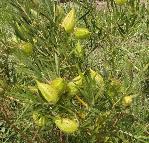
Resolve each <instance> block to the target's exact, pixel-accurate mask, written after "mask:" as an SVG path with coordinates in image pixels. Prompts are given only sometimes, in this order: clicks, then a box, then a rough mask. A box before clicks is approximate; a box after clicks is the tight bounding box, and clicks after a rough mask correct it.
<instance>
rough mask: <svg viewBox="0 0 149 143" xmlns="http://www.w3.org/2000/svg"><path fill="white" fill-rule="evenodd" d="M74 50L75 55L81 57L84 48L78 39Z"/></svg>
mask: <svg viewBox="0 0 149 143" xmlns="http://www.w3.org/2000/svg"><path fill="white" fill-rule="evenodd" d="M74 52H75V55H76V56H77V57H79V58H82V57H83V56H84V49H83V46H82V45H81V44H80V42H79V41H78V43H77V45H76V48H75V50H74Z"/></svg>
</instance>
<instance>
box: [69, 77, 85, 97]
mask: <svg viewBox="0 0 149 143" xmlns="http://www.w3.org/2000/svg"><path fill="white" fill-rule="evenodd" d="M82 84H83V77H82V76H80V75H79V76H77V77H75V78H74V79H73V80H72V81H70V82H69V83H68V84H67V92H68V95H70V96H74V95H77V94H78V93H79V90H80V88H81V87H82Z"/></svg>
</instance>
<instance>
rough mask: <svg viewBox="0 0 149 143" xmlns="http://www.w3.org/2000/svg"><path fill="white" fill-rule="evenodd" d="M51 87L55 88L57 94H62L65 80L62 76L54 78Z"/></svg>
mask: <svg viewBox="0 0 149 143" xmlns="http://www.w3.org/2000/svg"><path fill="white" fill-rule="evenodd" d="M50 85H51V87H53V88H55V89H56V90H57V92H58V94H60V95H61V94H63V93H64V92H65V89H66V82H65V80H64V79H62V78H56V79H54V80H53V81H52V82H51V84H50Z"/></svg>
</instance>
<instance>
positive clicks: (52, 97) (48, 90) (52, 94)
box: [36, 81, 60, 104]
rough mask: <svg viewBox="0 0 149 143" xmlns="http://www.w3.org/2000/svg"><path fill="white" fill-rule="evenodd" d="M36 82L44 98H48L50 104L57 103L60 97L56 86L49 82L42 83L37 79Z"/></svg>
mask: <svg viewBox="0 0 149 143" xmlns="http://www.w3.org/2000/svg"><path fill="white" fill-rule="evenodd" d="M36 83H37V87H38V89H39V91H40V92H41V94H42V96H43V97H44V99H46V100H47V101H48V102H49V103H50V104H56V103H57V101H58V100H59V98H60V95H59V94H58V91H57V90H56V88H53V87H52V86H50V85H49V84H45V83H41V82H39V81H36Z"/></svg>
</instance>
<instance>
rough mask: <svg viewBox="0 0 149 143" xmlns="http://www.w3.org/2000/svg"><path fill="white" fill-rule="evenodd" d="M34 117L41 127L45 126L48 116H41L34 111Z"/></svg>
mask: <svg viewBox="0 0 149 143" xmlns="http://www.w3.org/2000/svg"><path fill="white" fill-rule="evenodd" d="M32 118H33V120H34V122H35V124H36V125H37V126H39V127H44V126H45V124H46V118H45V117H44V116H41V115H40V114H39V113H38V112H36V111H34V112H33V114H32Z"/></svg>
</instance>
